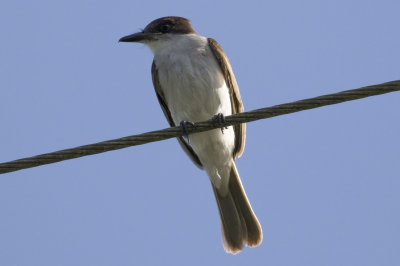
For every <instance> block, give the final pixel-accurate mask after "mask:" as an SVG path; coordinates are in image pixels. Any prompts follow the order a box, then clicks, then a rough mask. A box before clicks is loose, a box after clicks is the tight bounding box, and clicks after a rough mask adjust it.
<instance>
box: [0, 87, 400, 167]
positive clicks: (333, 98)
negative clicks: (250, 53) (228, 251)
mask: <svg viewBox="0 0 400 266" xmlns="http://www.w3.org/2000/svg"><path fill="white" fill-rule="evenodd" d="M399 90H400V80H396V81H390V82H386V83H382V84H377V85H371V86H366V87H362V88H359V89H354V90H347V91H342V92H338V93H333V94H327V95H323V96H318V97H314V98H308V99H304V100H299V101H296V102H291V103H285V104H280V105H275V106H272V107H266V108H261V109H257V110H253V111H248V112H243V113H238V114H234V115H231V116H227V117H225V120H226V123H225V124H224V125H223V126H231V125H236V124H240V123H246V122H252V121H256V120H260V119H266V118H271V117H275V116H279V115H285V114H290V113H295V112H299V111H303V110H309V109H313V108H318V107H322V106H327V105H332V104H338V103H341V102H346V101H352V100H357V99H361V98H365V97H370V96H375V95H380V94H384V93H389V92H395V91H399ZM219 127H221V125H219V124H218V123H215V122H213V121H212V120H211V119H210V120H207V121H202V122H196V123H195V126H191V125H188V127H187V131H188V132H189V134H190V133H196V132H203V131H207V130H211V129H215V128H219ZM179 136H182V130H181V128H180V127H171V128H166V129H162V130H157V131H151V132H147V133H143V134H139V135H133V136H128V137H123V138H119V139H113V140H108V141H103V142H99V143H94V144H89V145H83V146H79V147H75V148H72V149H65V150H60V151H56V152H51V153H45V154H41V155H36V156H33V157H28V158H23V159H18V160H15V161H10V162H5V163H0V174H4V173H9V172H14V171H18V170H22V169H27V168H31V167H36V166H40V165H45V164H51V163H56V162H61V161H65V160H70V159H75V158H79V157H83V156H88V155H94V154H99V153H103V152H107V151H113V150H118V149H123V148H127V147H131V146H137V145H142V144H146V143H150V142H155V141H161V140H166V139H170V138H174V137H179Z"/></svg>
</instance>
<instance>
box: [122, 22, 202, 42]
mask: <svg viewBox="0 0 400 266" xmlns="http://www.w3.org/2000/svg"><path fill="white" fill-rule="evenodd" d="M191 33H196V31H195V30H194V29H193V27H192V25H190V21H189V20H188V19H186V18H182V17H163V18H159V19H156V20H154V21H152V22H150V24H149V25H147V26H146V28H144V30H143V31H141V32H137V33H134V34H131V35H128V36H125V37H122V38H121V39H120V40H119V41H120V42H146V41H151V40H157V39H158V38H159V37H161V35H166V34H191Z"/></svg>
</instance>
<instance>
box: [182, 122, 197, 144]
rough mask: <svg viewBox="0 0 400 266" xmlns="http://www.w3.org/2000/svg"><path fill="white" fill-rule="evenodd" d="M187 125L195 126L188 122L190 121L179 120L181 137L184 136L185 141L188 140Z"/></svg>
mask: <svg viewBox="0 0 400 266" xmlns="http://www.w3.org/2000/svg"><path fill="white" fill-rule="evenodd" d="M188 125H191V126H193V127H194V126H195V125H194V123H193V122H190V121H181V123H180V127H181V130H182V134H183V137H184V138H186V139H187V141H188V142H189V131H188Z"/></svg>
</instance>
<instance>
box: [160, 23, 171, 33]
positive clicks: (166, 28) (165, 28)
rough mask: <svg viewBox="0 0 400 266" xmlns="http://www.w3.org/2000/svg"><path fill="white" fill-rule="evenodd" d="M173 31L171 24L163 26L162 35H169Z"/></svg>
mask: <svg viewBox="0 0 400 266" xmlns="http://www.w3.org/2000/svg"><path fill="white" fill-rule="evenodd" d="M170 29H171V24H163V25H161V29H160V30H161V32H162V33H167V32H169V30H170Z"/></svg>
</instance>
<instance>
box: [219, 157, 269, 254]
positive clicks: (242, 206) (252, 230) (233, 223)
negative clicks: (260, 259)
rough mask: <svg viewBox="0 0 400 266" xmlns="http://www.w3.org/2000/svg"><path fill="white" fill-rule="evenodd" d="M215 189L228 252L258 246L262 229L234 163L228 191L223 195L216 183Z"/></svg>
mask: <svg viewBox="0 0 400 266" xmlns="http://www.w3.org/2000/svg"><path fill="white" fill-rule="evenodd" d="M213 190H214V195H215V199H216V200H217V204H218V209H219V214H220V217H221V227H222V239H223V244H224V248H225V250H226V252H230V253H233V254H236V253H238V252H239V251H241V250H242V248H243V246H244V245H248V246H249V247H255V246H258V245H259V244H260V243H261V241H262V237H263V236H262V229H261V226H260V223H259V222H258V220H257V217H256V215H255V214H254V212H253V209H252V208H251V205H250V202H249V200H248V199H247V196H246V193H245V192H244V189H243V186H242V182H241V181H240V177H239V173H238V172H237V170H236V166H235V164H234V163H233V164H232V169H231V173H230V179H229V191H228V193H227V194H226V195H225V196H221V195H220V194H219V192H218V190H217V188H216V187H215V186H214V185H213Z"/></svg>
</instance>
